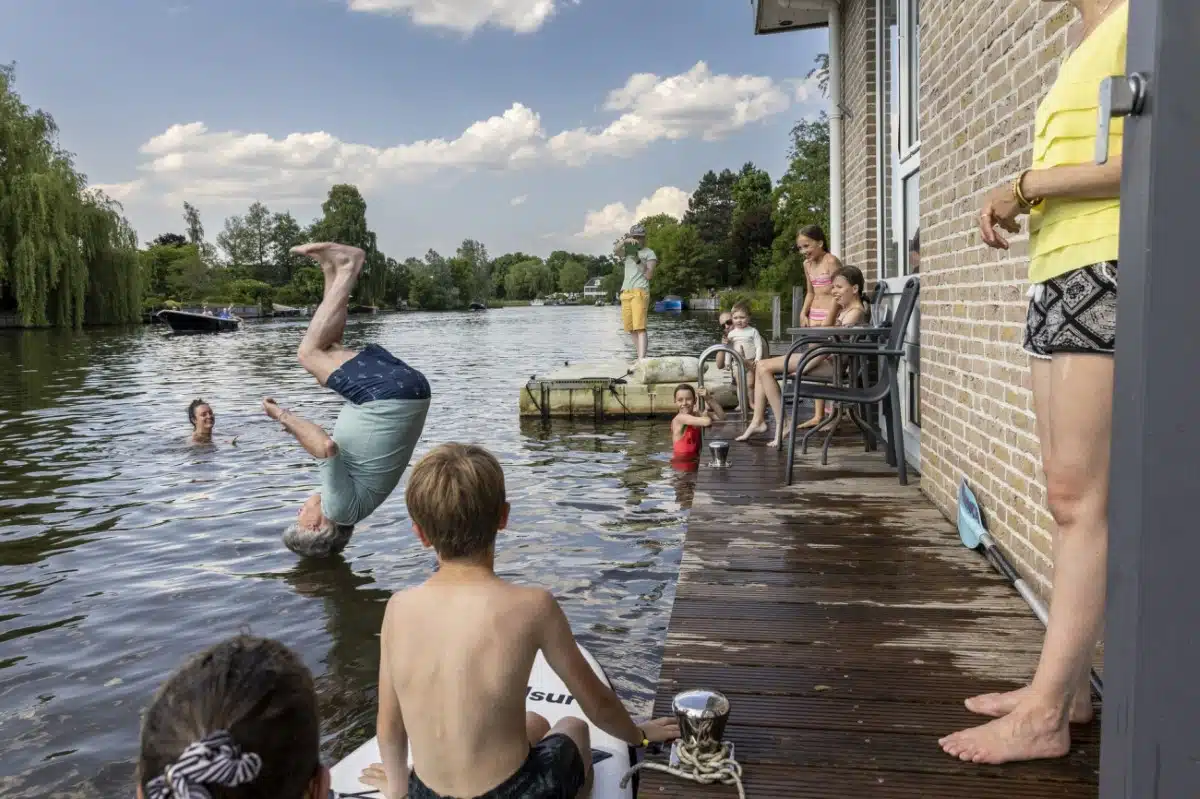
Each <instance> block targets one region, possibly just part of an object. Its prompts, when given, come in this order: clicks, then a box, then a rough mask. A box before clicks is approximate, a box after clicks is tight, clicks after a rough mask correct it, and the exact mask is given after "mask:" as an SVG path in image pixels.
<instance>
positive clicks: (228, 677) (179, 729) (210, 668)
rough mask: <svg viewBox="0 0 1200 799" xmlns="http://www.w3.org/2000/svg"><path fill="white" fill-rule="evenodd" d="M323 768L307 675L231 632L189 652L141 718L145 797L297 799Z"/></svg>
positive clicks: (283, 656) (266, 642)
mask: <svg viewBox="0 0 1200 799" xmlns="http://www.w3.org/2000/svg"><path fill="white" fill-rule="evenodd" d="M197 758H202V762H204V763H206V764H207V765H206V767H205V768H203V769H199V768H196V767H195V765H196V763H197V762H201V761H197ZM189 765H191V766H192V767H191V768H189V767H188V766H189ZM320 767H321V763H320V722H319V718H318V714H317V697H316V692H315V690H314V688H313V678H312V674H311V672H309V670H308V668H307V667H306V666H305V665H304V662H303V661H301V660H300V658H299V657H298V656H297V655H296V654H295V653H294V652H292V651H291V650H290V649H288V648H287V647H286V646H284V645H283V644H281V643H279V642H278V641H273V640H271V639H268V638H258V637H255V636H250V635H237V636H234V637H233V638H229V639H227V640H225V641H222V642H221V643H219V644H216V645H215V646H212V647H209V648H208V649H206V650H204V651H202V652H200V653H198V654H196V655H193V656H192V657H191V658H189V659H188V660H187V661H186V662H185V663H184V664H183V665H182V666H180V667H179V668H178V669H176V670H175V672H174V673H173V674H172V675H171V676H170V677H169V678H168V679H167V681H166V682H165V683H163V684H162V686H161V687H160V688H159V689H158V691H157V693H155V695H154V699H153V701H152V702H151V704H150V708H149V709H148V710H147V711H146V715H145V717H144V718H143V720H142V734H141V751H140V754H139V758H138V766H137V781H138V784H139V785H141V787H142V791H143V795H144V796H145V797H146V799H155V797H168V796H169V797H174V796H187V795H190V796H193V797H195V796H204V795H205V794H204V793H201V792H200V790H203V791H205V792H207V795H208V796H211V797H212V799H303V797H304V796H305V795H306V794H307V793H308V789H309V786H310V785H311V783H312V781H313V779H314V777H316V776H317V775H318V773H319V771H320ZM218 772H222V773H220V774H218ZM198 774H201V775H203V776H198ZM203 780H208V781H207V782H205V781H203ZM168 785H174V786H175V790H174V792H172V790H171V788H170V787H168ZM181 789H182V790H183V793H180V790H181Z"/></svg>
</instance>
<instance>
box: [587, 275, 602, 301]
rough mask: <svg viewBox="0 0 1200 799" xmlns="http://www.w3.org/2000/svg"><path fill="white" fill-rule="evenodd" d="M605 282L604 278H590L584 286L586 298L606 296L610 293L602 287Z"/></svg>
mask: <svg viewBox="0 0 1200 799" xmlns="http://www.w3.org/2000/svg"><path fill="white" fill-rule="evenodd" d="M603 282H604V278H602V277H594V278H592V279H591V280H589V281H588V282H587V283H585V284H584V286H583V296H584V298H596V297H604V296H606V295H607V294H608V292H606V291H605V290H604V289H603V288H601V287H600V286H601V284H602V283H603Z"/></svg>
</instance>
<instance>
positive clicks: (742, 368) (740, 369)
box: [696, 344, 750, 422]
mask: <svg viewBox="0 0 1200 799" xmlns="http://www.w3.org/2000/svg"><path fill="white" fill-rule="evenodd" d="M718 352H727V353H729V355H730V357H731V358H733V362H734V364H735V365H736V366H737V375H738V380H737V391H738V413H739V414H740V415H741V417H742V421H743V422H748V421H750V404H749V399H750V398H749V397H748V396H747V394H746V362H745V361H744V360H743V359H742V354H741V353H740V352H738V351H737V350H735V349H734V348H733V347H730V346H729V345H728V344H714V345H712V346H711V347H709V348H708V349H706V350H705V351H704V352H702V353H700V362H699V364H698V369H697V373H696V386H697V387H699V388H704V362H705V361H707V360H708V359H709V358H710V357H712V356H713V355H716V354H717V353H718ZM701 410H703V408H701Z"/></svg>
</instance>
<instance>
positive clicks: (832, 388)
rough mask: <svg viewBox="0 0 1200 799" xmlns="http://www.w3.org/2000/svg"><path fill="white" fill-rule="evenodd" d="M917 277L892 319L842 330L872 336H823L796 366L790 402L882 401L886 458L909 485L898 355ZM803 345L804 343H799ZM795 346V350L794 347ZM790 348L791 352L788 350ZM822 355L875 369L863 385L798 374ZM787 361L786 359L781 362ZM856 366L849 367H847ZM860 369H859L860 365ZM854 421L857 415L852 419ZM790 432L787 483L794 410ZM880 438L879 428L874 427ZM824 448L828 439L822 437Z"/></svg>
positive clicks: (792, 458)
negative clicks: (831, 382) (846, 338)
mask: <svg viewBox="0 0 1200 799" xmlns="http://www.w3.org/2000/svg"><path fill="white" fill-rule="evenodd" d="M920 288H921V281H920V278H917V277H911V278H909V279H908V281H907V282H906V283H905V284H904V291H903V292H901V294H900V301H899V303H898V304H897V305H896V311H895V314H894V316H893V317H892V319H891V324H889V325H888V326H887V327H882V328H865V329H863V328H847V329H846V331H845V332H844V333H843V335H847V334H849V335H854V336H856V337H858V336H863V335H866V336H868V337H873V338H875V340H874V341H845V342H843V341H832V340H829V341H825V342H823V343H819V344H817V345H816V346H814V347H813V348H812V349H810V350H808V352H806V353H804V355H802V356H800V362H799V363H798V364H797V365H796V378H795V380H793V382H792V407H793V408H795V407H796V406H797V405H798V404H799V401H800V398H801V397H804V398H806V399H821V400H825V401H826V402H843V403H852V404H855V405H860V406H861V405H873V404H875V403H878V402H883V403H885V406H886V408H887V413H888V427H889V432H890V433H891V435H889V436H888V437H887V442H888V450H889V453H888V454H889V455H890V456H891V457H890V458H889V459H888V460H889V462H892V461H894V465H895V466H896V468H897V470H898V471H899V477H900V484H901V485H908V466H907V463H906V462H905V460H904V420H903V413H902V411H901V407H902V405H901V402H900V389H899V373H900V358H901V357H902V356H903V355H904V334H905V332H906V330H907V328H908V322H909V320H910V319H911V318H912V314H913V310H914V309H915V308H916V305H917V295H918V293H919V292H920ZM801 344H803V342H801ZM796 348H797V347H796V345H793V349H796ZM790 352H791V351H790V350H789V354H790ZM822 355H832V356H843V357H849V358H851V359H858V360H859V361H860V362H864V363H865V362H867V361H869V360H875V361H876V362H877V364H878V372H877V373H876V376H875V377H874V379H873V380H867V381H864V384H863V385H861V386H857V385H851V386H846V387H843V386H836V385H828V384H826V383H824V382H816V381H813V380H809V379H805V378H803V377H802V374H803V372H804V367H805V366H806V365H807V364H808V363H810V362H811V361H812V360H813V359H814V358H818V357H820V356H822ZM784 364H785V366H786V365H787V362H786V361H785V362H784ZM855 371H856V370H855V369H854V368H853V366H851V372H852V373H853V372H855ZM858 371H859V374H862V373H863V372H862V371H861V370H858ZM856 423H857V420H856ZM790 428H791V435H790V436H789V438H788V459H787V465H786V471H785V479H786V482H787V485H791V484H792V473H793V471H794V465H795V457H796V414H795V413H794V412H793V413H792V419H791V422H790ZM872 432H873V433H874V434H875V435H876V436H878V437H880V438H883V432H882V430H881V429H875V430H873V431H872ZM826 447H828V441H826Z"/></svg>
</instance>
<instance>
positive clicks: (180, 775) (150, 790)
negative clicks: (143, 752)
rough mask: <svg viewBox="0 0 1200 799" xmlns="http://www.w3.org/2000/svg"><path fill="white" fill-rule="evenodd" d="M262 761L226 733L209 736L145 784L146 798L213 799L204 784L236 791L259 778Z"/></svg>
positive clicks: (222, 731)
mask: <svg viewBox="0 0 1200 799" xmlns="http://www.w3.org/2000/svg"><path fill="white" fill-rule="evenodd" d="M261 770H262V758H261V757H259V756H258V755H256V754H254V753H253V752H251V753H249V754H242V749H241V747H240V746H238V745H237V742H236V741H234V740H233V736H232V735H230V734H229V733H228V732H226V731H225V730H217V731H216V732H213V733H209V734H208V735H206V736H204V738H202V739H201V740H199V741H197V742H196V743H194V744H192V745H191V746H189V747H188V748H187V749H184V750H183V754H181V755H180V756H179V759H178V760H176V761H175V762H174V763H172V764H171V765H169V766H167V770H166V771H165V772H164V773H163V774H161V775H160V776H158V777H155V778H154V779H152V780H150V782H149V783H147V784H146V799H212V794H210V793H209V792H208V789H207V788H205V787H204V786H205V785H219V786H221V787H223V788H234V787H236V786H238V785H244V784H245V783H247V782H250V781H251V780H253V779H254V778H255V777H257V776H258V772H260V771H261Z"/></svg>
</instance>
